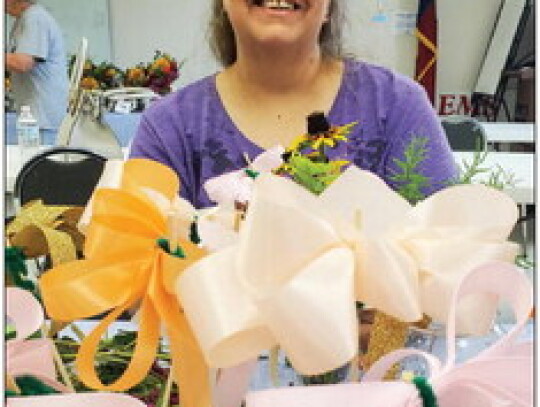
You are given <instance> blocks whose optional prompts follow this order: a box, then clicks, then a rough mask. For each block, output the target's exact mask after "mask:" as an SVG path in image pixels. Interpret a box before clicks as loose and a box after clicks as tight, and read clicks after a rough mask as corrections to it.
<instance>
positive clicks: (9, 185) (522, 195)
mask: <svg viewBox="0 0 540 407" xmlns="http://www.w3.org/2000/svg"><path fill="white" fill-rule="evenodd" d="M47 147H49V146H44V147H42V148H43V149H45V148H47ZM124 150H125V149H124ZM454 156H455V158H456V162H457V163H459V164H461V163H462V161H463V160H466V161H467V162H469V163H470V162H472V158H473V153H469V152H455V153H454ZM6 161H7V163H6V166H5V169H6V173H5V192H6V193H8V194H10V193H13V190H14V186H15V179H16V177H17V173H18V172H19V169H20V168H21V163H20V155H19V150H18V147H17V146H16V145H8V146H6ZM497 165H500V166H501V167H502V168H503V169H504V170H505V171H507V172H511V173H513V174H514V176H515V179H516V180H517V181H518V183H517V184H516V186H515V187H512V188H509V189H507V192H508V194H509V195H510V196H512V198H514V199H515V200H516V202H517V203H520V204H532V203H534V176H533V172H534V154H532V153H503V152H490V153H489V154H488V155H487V158H486V161H485V163H484V165H482V166H483V167H492V168H493V169H496V167H497Z"/></svg>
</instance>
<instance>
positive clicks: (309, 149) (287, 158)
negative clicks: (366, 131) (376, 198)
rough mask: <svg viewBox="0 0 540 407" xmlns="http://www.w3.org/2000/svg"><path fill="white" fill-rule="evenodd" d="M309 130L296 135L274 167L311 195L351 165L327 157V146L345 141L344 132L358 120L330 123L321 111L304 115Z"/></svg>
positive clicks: (350, 128) (278, 172)
mask: <svg viewBox="0 0 540 407" xmlns="http://www.w3.org/2000/svg"><path fill="white" fill-rule="evenodd" d="M307 124H308V125H307V127H308V131H307V133H306V134H302V135H301V136H299V137H297V138H296V139H295V140H294V141H293V142H292V144H291V145H290V146H289V148H288V149H287V150H286V151H285V153H284V154H283V155H282V157H283V161H284V163H283V164H282V165H281V166H279V167H278V168H276V169H275V170H274V173H275V174H277V175H283V176H289V177H291V178H292V179H293V180H294V181H296V182H297V183H299V184H300V185H302V186H304V187H306V188H307V189H308V190H310V191H311V192H313V193H314V194H320V193H321V192H322V191H323V190H324V189H325V188H326V187H327V186H328V185H330V184H331V183H332V182H333V181H334V180H335V179H336V178H337V177H339V175H340V174H341V172H342V171H343V169H344V168H345V167H346V166H347V165H349V164H350V162H349V161H347V160H330V159H329V158H328V155H327V150H328V149H335V148H337V147H338V145H339V144H340V143H342V142H347V135H348V134H349V133H350V132H351V130H352V128H353V127H354V126H355V125H356V124H357V122H353V123H349V124H346V125H343V126H330V124H329V123H328V120H327V119H326V117H325V116H324V114H323V113H321V112H315V113H312V114H310V115H309V116H308V117H307Z"/></svg>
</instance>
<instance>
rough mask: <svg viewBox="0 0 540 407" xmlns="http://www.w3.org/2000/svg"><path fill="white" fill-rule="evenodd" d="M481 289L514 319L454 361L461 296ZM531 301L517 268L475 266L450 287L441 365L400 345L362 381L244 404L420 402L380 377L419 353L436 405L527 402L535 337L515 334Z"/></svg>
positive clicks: (495, 406)
mask: <svg viewBox="0 0 540 407" xmlns="http://www.w3.org/2000/svg"><path fill="white" fill-rule="evenodd" d="M479 292H482V293H490V294H494V295H497V296H498V297H499V299H504V300H507V301H508V302H509V304H510V305H511V307H512V308H513V310H514V313H515V315H516V321H517V322H516V324H515V325H514V327H513V328H512V329H511V330H510V331H509V332H508V333H507V334H506V335H505V336H504V337H502V338H501V339H499V340H498V341H497V342H496V343H494V344H493V345H491V346H490V347H488V348H486V349H484V350H483V351H481V352H480V353H479V354H478V355H477V356H475V357H473V358H471V359H470V360H468V361H466V362H464V363H462V364H459V365H456V364H455V355H456V349H455V339H456V335H455V332H456V331H455V328H456V327H455V319H456V318H455V317H456V307H457V304H458V303H459V301H460V300H462V299H463V298H464V297H466V296H468V295H470V294H477V293H479ZM532 305H533V297H532V286H531V284H530V282H529V280H528V278H527V277H526V276H525V275H524V274H523V272H521V270H519V269H517V268H516V267H514V266H513V265H510V264H508V263H499V262H496V263H489V264H486V265H483V266H480V267H477V268H475V269H474V270H472V271H471V272H470V273H469V274H467V275H466V276H465V277H464V278H463V279H462V281H461V283H460V285H459V286H458V288H457V290H456V291H455V292H454V295H453V299H452V304H451V306H450V309H449V314H448V324H447V329H446V332H447V337H446V340H447V341H446V343H447V360H446V363H445V364H444V366H443V365H442V364H441V362H440V360H439V359H438V358H436V357H435V356H433V355H431V354H428V353H425V352H422V351H419V350H414V349H400V350H397V351H395V352H392V353H390V354H388V355H386V356H385V357H383V358H381V359H380V360H379V361H378V362H377V363H375V364H374V365H373V366H372V368H371V369H370V370H369V371H368V372H366V374H365V375H364V377H363V379H362V382H361V383H346V384H338V385H331V386H328V385H326V386H307V387H292V388H283V389H272V390H265V391H260V392H251V393H248V395H247V397H246V407H307V406H309V407H330V406H337V405H339V406H349V405H351V406H352V405H365V406H370V407H421V406H422V400H421V399H420V397H419V395H418V391H417V390H416V388H415V387H414V386H413V385H412V384H410V383H406V382H403V381H395V382H388V381H384V382H383V381H381V379H382V377H383V376H384V374H385V372H386V371H387V370H388V369H389V368H390V367H391V366H392V365H393V364H394V363H396V362H398V361H400V360H401V359H403V358H405V357H407V356H411V355H420V356H422V357H424V358H425V360H426V361H427V363H428V366H429V368H430V377H429V382H430V384H431V386H432V388H433V390H434V392H435V394H436V396H437V402H438V406H439V407H503V406H504V407H530V406H532V405H533V382H532V378H533V357H532V355H533V343H532V341H522V340H519V336H520V334H521V333H522V332H523V329H524V326H525V324H526V322H527V319H528V316H529V313H530V310H531V307H532ZM441 366H442V367H441Z"/></svg>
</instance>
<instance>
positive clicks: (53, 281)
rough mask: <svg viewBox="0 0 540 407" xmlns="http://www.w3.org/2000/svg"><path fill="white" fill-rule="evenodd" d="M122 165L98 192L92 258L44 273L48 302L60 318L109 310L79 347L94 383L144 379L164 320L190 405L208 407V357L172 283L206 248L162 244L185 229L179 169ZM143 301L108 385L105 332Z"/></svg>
mask: <svg viewBox="0 0 540 407" xmlns="http://www.w3.org/2000/svg"><path fill="white" fill-rule="evenodd" d="M115 169H116V170H117V169H118V168H117V167H115ZM121 169H122V173H121V176H120V177H119V183H118V185H116V188H99V189H98V190H97V191H96V192H95V193H94V195H93V196H92V200H91V202H92V209H91V213H90V214H89V215H88V219H89V224H88V226H87V227H86V243H85V257H86V259H85V260H82V261H75V262H71V263H67V264H63V265H61V266H60V267H55V268H54V269H52V270H50V271H49V272H48V273H46V274H44V275H43V277H42V278H41V288H42V293H43V299H44V303H45V305H46V308H47V311H48V313H49V314H50V315H51V316H52V317H53V318H56V319H60V320H74V319H79V318H85V317H88V316H91V315H97V314H101V313H104V312H109V314H108V315H107V316H106V317H105V318H104V319H103V320H102V321H101V322H100V323H99V324H98V326H97V327H96V328H95V329H94V331H92V332H91V333H90V334H89V335H88V336H87V337H86V338H85V339H84V340H83V342H82V343H81V347H80V349H79V353H78V355H77V359H76V364H77V370H78V373H79V376H80V379H81V380H82V381H83V382H84V383H85V384H86V385H88V386H89V387H91V388H94V389H98V390H113V391H124V390H127V389H128V388H130V387H132V386H134V385H136V384H138V383H139V382H140V381H141V380H142V379H144V377H145V376H146V374H147V373H148V371H149V369H150V366H151V364H152V362H153V361H154V360H155V356H156V350H157V345H158V340H159V336H160V326H161V324H163V325H164V327H165V330H166V332H167V334H168V335H169V339H170V343H171V356H172V359H173V372H174V374H175V379H176V380H177V381H178V383H179V386H180V388H181V397H182V403H183V405H185V406H186V407H208V406H209V405H210V400H211V397H210V393H209V383H208V374H207V367H206V363H205V362H204V359H203V357H202V354H201V352H200V349H199V348H198V345H197V343H196V341H195V339H194V337H193V333H192V332H191V327H190V326H189V324H188V323H187V321H186V319H185V316H184V314H183V312H182V310H181V308H180V304H179V303H178V299H177V298H176V296H175V295H174V294H173V292H172V285H171V284H172V282H174V281H175V280H176V278H177V277H178V276H179V275H180V274H182V272H183V270H184V268H186V267H188V266H189V265H191V264H192V263H193V262H195V261H197V260H199V259H200V258H201V257H202V256H204V255H205V251H204V250H202V249H199V248H198V247H196V246H195V245H193V244H192V243H190V242H189V241H187V240H185V238H183V237H181V238H180V239H179V240H178V241H174V242H169V244H170V247H171V248H173V249H174V248H176V247H177V246H179V247H181V249H182V251H183V252H184V254H185V258H179V257H175V256H172V255H170V254H167V253H165V251H164V250H163V249H162V248H161V247H160V246H159V244H158V239H162V238H167V237H168V236H171V235H173V234H177V231H171V230H169V229H168V223H167V220H168V216H169V215H170V213H171V212H172V210H171V208H172V206H173V205H174V200H175V196H176V194H177V191H178V188H179V182H178V179H177V178H176V175H175V174H174V172H173V171H172V170H170V169H169V168H168V167H166V166H164V165H163V164H160V163H157V162H154V161H150V160H146V159H133V160H128V161H126V162H125V163H124V165H123V166H122V168H121ZM113 178H114V177H113ZM115 179H116V180H117V181H118V177H116V178H115ZM167 202H168V205H167V204H166V203H167ZM178 216H182V215H180V214H178ZM173 223H175V222H173ZM173 232H174V233H173ZM137 304H140V309H139V316H140V326H139V332H138V336H137V344H136V346H135V351H134V355H133V358H132V360H131V361H130V363H129V365H128V367H127V369H126V371H125V372H124V373H123V375H122V376H121V377H120V378H119V379H118V380H117V381H116V382H114V383H111V384H109V385H104V384H102V383H101V381H100V379H99V377H98V376H97V374H96V372H95V367H94V365H95V363H94V359H95V355H96V352H97V348H98V344H99V340H100V338H101V336H102V335H103V334H104V333H105V332H106V330H107V328H108V326H109V325H110V324H111V323H112V322H113V321H114V320H116V318H117V317H118V316H119V315H120V314H121V313H122V312H124V311H125V310H127V309H130V308H132V307H133V306H134V305H137Z"/></svg>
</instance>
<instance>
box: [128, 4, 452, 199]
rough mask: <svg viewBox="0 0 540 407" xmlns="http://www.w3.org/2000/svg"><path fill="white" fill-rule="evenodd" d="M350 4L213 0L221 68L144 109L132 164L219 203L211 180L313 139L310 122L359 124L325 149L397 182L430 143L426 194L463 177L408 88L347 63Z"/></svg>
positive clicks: (415, 89)
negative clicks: (410, 150) (144, 164)
mask: <svg viewBox="0 0 540 407" xmlns="http://www.w3.org/2000/svg"><path fill="white" fill-rule="evenodd" d="M345 4H346V2H345V0H213V6H212V15H211V18H210V33H211V36H210V44H211V46H212V49H213V51H214V54H215V56H216V59H217V60H218V61H219V62H221V64H222V66H223V70H221V71H219V72H217V73H216V74H214V75H211V76H208V77H205V78H203V79H200V80H198V81H196V82H194V83H192V84H190V85H188V86H186V87H184V88H183V89H180V90H178V91H177V92H175V93H173V94H171V95H169V96H167V97H165V98H163V99H162V100H161V101H159V102H158V103H155V104H154V105H153V106H151V107H150V108H149V109H147V110H146V111H145V112H144V114H143V117H142V120H141V123H140V127H139V129H138V132H137V135H136V136H135V138H134V140H133V143H132V149H131V156H132V157H147V158H151V159H154V160H157V161H160V162H162V163H164V164H166V165H168V166H170V167H171V168H173V169H174V170H175V171H176V172H177V173H178V174H179V176H180V178H181V179H182V191H181V194H182V195H183V196H184V197H185V198H187V199H188V200H189V201H191V203H192V204H193V205H195V206H196V207H205V206H209V205H211V204H212V202H211V200H210V199H209V197H208V195H207V194H206V192H205V191H204V189H203V188H202V186H203V184H204V182H205V181H206V180H208V179H209V178H211V177H215V176H217V175H221V174H223V173H226V172H230V171H234V170H238V169H240V168H243V167H245V166H246V165H247V164H248V163H247V161H246V160H248V161H251V160H253V158H254V157H256V156H257V155H259V154H260V153H261V152H262V150H265V149H268V148H270V147H273V146H275V145H282V146H287V145H289V144H290V142H291V141H292V140H293V139H294V138H295V137H296V136H297V135H299V134H303V133H305V132H306V129H305V123H306V116H308V115H309V114H310V113H312V112H314V111H319V112H323V113H324V114H325V115H326V117H328V120H329V122H330V123H331V124H332V125H336V126H339V125H344V124H347V123H352V122H358V125H357V126H355V128H354V130H353V131H352V132H351V134H350V135H349V142H348V143H343V145H341V146H340V147H339V148H334V149H329V151H328V155H329V159H331V160H336V159H337V160H345V161H349V162H352V163H354V164H355V165H356V166H358V167H360V168H363V169H367V170H369V171H372V172H374V173H376V174H377V175H379V176H381V177H382V178H383V179H385V180H386V181H387V182H388V183H389V184H390V185H392V180H391V177H392V174H394V173H395V171H396V170H397V168H396V162H397V161H396V160H402V159H403V153H404V151H405V146H407V145H409V144H410V142H411V140H412V139H413V137H418V136H420V137H424V138H426V140H427V142H426V149H427V151H428V154H427V158H426V160H425V161H424V162H423V165H422V167H421V168H420V169H419V170H420V171H421V173H422V174H423V175H425V176H426V177H427V178H429V179H430V180H431V182H432V183H431V185H428V186H426V188H425V190H424V191H423V192H424V193H425V194H429V193H431V192H433V191H435V190H437V189H439V188H441V187H442V186H444V185H445V184H444V182H445V180H447V179H449V178H452V177H454V176H455V175H456V167H455V164H454V160H453V157H452V154H451V151H450V148H449V146H448V143H447V141H446V137H445V136H444V133H443V130H442V128H441V125H440V122H439V120H438V118H437V117H436V115H435V113H434V111H433V108H432V106H431V105H430V103H429V101H428V99H427V97H426V94H425V92H424V90H423V88H421V87H420V86H419V85H418V84H416V83H415V82H413V81H412V80H411V79H409V78H407V77H405V76H403V75H400V74H398V73H395V72H393V71H391V70H389V69H386V68H383V67H381V66H377V65H373V64H369V63H366V62H363V61H359V60H354V59H350V58H345V57H344V56H343V49H342V40H341V33H342V28H343V16H344V15H345V12H344V10H343V8H344V6H345Z"/></svg>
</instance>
